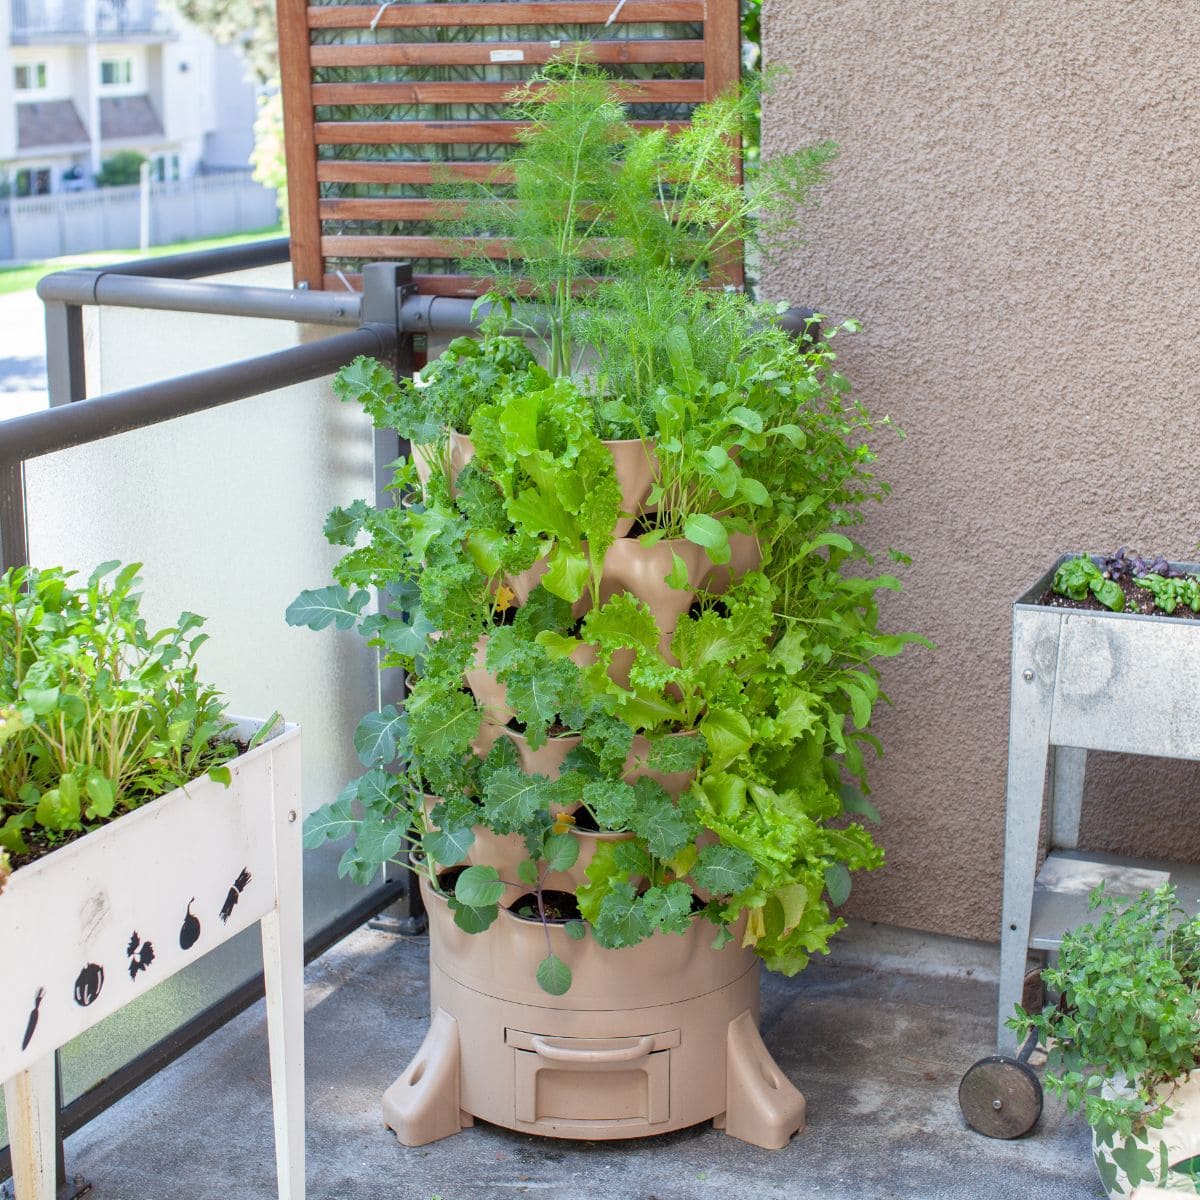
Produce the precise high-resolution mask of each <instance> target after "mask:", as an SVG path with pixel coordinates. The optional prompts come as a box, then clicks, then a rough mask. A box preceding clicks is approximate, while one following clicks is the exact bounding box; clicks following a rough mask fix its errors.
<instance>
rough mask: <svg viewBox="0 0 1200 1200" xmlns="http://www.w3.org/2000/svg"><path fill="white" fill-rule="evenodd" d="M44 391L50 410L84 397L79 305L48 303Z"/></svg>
mask: <svg viewBox="0 0 1200 1200" xmlns="http://www.w3.org/2000/svg"><path fill="white" fill-rule="evenodd" d="M44 303H45V305H46V390H47V391H48V392H49V394H50V406H51V408H53V407H55V406H57V405H59V404H74V403H75V401H76V400H83V399H85V398H86V397H87V369H86V367H85V365H84V356H83V309H82V308H81V307H80V306H79V305H78V304H61V303H59V302H58V301H56V300H47V301H45V302H44Z"/></svg>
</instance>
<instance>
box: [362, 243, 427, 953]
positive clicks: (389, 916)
mask: <svg viewBox="0 0 1200 1200" xmlns="http://www.w3.org/2000/svg"><path fill="white" fill-rule="evenodd" d="M415 291H416V285H415V284H414V283H413V281H412V263H407V262H404V263H387V262H374V263H366V264H364V265H363V299H362V310H361V311H362V320H363V323H364V324H368V323H369V324H372V325H391V326H392V327H393V328H394V329H395V330H396V349H395V351H394V353H393V354H392V355H391V356H390V357H389V359H388V364H387V365H388V366H389V367H391V369H392V371H393V372H394V373H395V374H396V376H397V377H400V376H403V375H411V374H412V373H413V338H412V334H411V333H405V332H404V331H403V330H402V329H401V327H400V306H401V304H402V303H403V301H404V297H405V296H407V295H408V294H410V293H411V292H415ZM411 451H412V447H411V446H410V445H409V444H408V442H407V440H405V439H404V438H402V437H400V435H399V434H398V433H396V432H395V431H394V430H391V429H376V430H375V504H376V506H377V507H379V508H383V507H386V506H388V505H392V504H396V503H398V502H399V497H398V496H397V495H396V493H395V492H392V491H389V490H388V484H389V483H391V479H392V473H391V471H390V469H389V468H390V466H391V464H392V463H394V462H395V461H396V459H398V458H399V457H400V456H401V455H402V454H410V453H411ZM380 603H381V604H382V603H383V597H380ZM403 702H404V676H403V672H401V671H389V672H388V673H387V675H383V674H381V675H380V677H379V707H380V708H383V707H384V706H385V705H388V704H402V703H403ZM406 873H407V875H408V879H407V880H406V887H405V893H404V896H403V898H402V899H400V900H398V901H397V902H396V903H395V904H393V905H392V906H391V907H390V908H388V909H386V910H385V911H384V912H382V913H380V914H379V915H378V916H376V917H375V919H374V920H373V921H371V927H372V928H373V929H382V930H384V931H385V932H388V933H403V934H409V935H411V934H415V933H423V932H424V931H425V928H426V921H425V905H424V904H423V903H422V901H421V892H420V889H419V888H418V887H417V883H416V877H415V876H414V875H413V874H412V873H411V872H406Z"/></svg>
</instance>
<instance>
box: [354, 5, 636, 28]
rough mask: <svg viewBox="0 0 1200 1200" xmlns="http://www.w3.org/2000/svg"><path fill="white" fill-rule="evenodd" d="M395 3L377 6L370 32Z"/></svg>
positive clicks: (377, 25) (377, 26)
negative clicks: (377, 9)
mask: <svg viewBox="0 0 1200 1200" xmlns="http://www.w3.org/2000/svg"><path fill="white" fill-rule="evenodd" d="M397 3H399V0H383V3H382V4H381V5H380V6H379V11H378V12H377V13H376V14H375V19H374V20H373V21H372V22H371V32H372V33H374V32H375V30H376V29H378V28H379V22H380V21H382V20H383V14H384V13H385V12H387V10H388V9H389V8H391V7H392V5H393V4H397ZM621 3H622V4H624V3H625V0H621Z"/></svg>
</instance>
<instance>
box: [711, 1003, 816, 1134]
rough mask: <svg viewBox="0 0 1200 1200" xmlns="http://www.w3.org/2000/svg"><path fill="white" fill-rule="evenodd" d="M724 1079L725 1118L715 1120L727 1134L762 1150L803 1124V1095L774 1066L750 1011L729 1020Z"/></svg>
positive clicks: (796, 1131)
mask: <svg viewBox="0 0 1200 1200" xmlns="http://www.w3.org/2000/svg"><path fill="white" fill-rule="evenodd" d="M725 1079H726V1083H725V1098H726V1101H725V1116H724V1119H723V1120H722V1118H720V1117H718V1118H717V1120H716V1121H714V1122H713V1124H714V1125H715V1126H716V1127H717V1128H718V1129H724V1130H725V1132H726V1133H727V1134H729V1136H730V1137H735V1138H737V1139H738V1140H739V1141H743V1142H749V1143H750V1145H752V1146H761V1147H762V1149H764V1150H782V1149H783V1147H784V1146H786V1145H787V1144H788V1142H789V1141H790V1140H791V1137H792V1135H793V1134H794V1133H799V1132H800V1130H802V1129H803V1128H804V1115H805V1108H806V1105H805V1102H804V1097H803V1096H802V1095H801V1094H800V1092H799V1091H797V1090H796V1088H795V1087H793V1086H792V1084H791V1082H790V1081H789V1080H788V1078H787V1076H785V1075H784V1073H783V1072H782V1071H781V1070H780V1069H779V1068H778V1067H777V1066H776V1065H775V1060H774V1059H773V1058H772V1057H771V1054H770V1051H768V1050H767V1048H766V1046H764V1045H763V1040H762V1038H761V1037H760V1036H759V1033H758V1026H757V1025H756V1024H755V1022H754V1015H753V1013H750V1012H744V1013H742V1014H741V1015H740V1016H738V1017H735V1018H734V1019H733V1020H732V1021H730V1022H729V1032H728V1034H727V1036H726V1042H725Z"/></svg>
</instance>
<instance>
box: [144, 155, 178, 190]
mask: <svg viewBox="0 0 1200 1200" xmlns="http://www.w3.org/2000/svg"><path fill="white" fill-rule="evenodd" d="M150 178H151V179H153V180H154V181H155V182H156V183H173V182H175V181H176V180H178V179H179V155H178V154H156V155H155V156H154V157H153V158H152V159H151V160H150Z"/></svg>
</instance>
